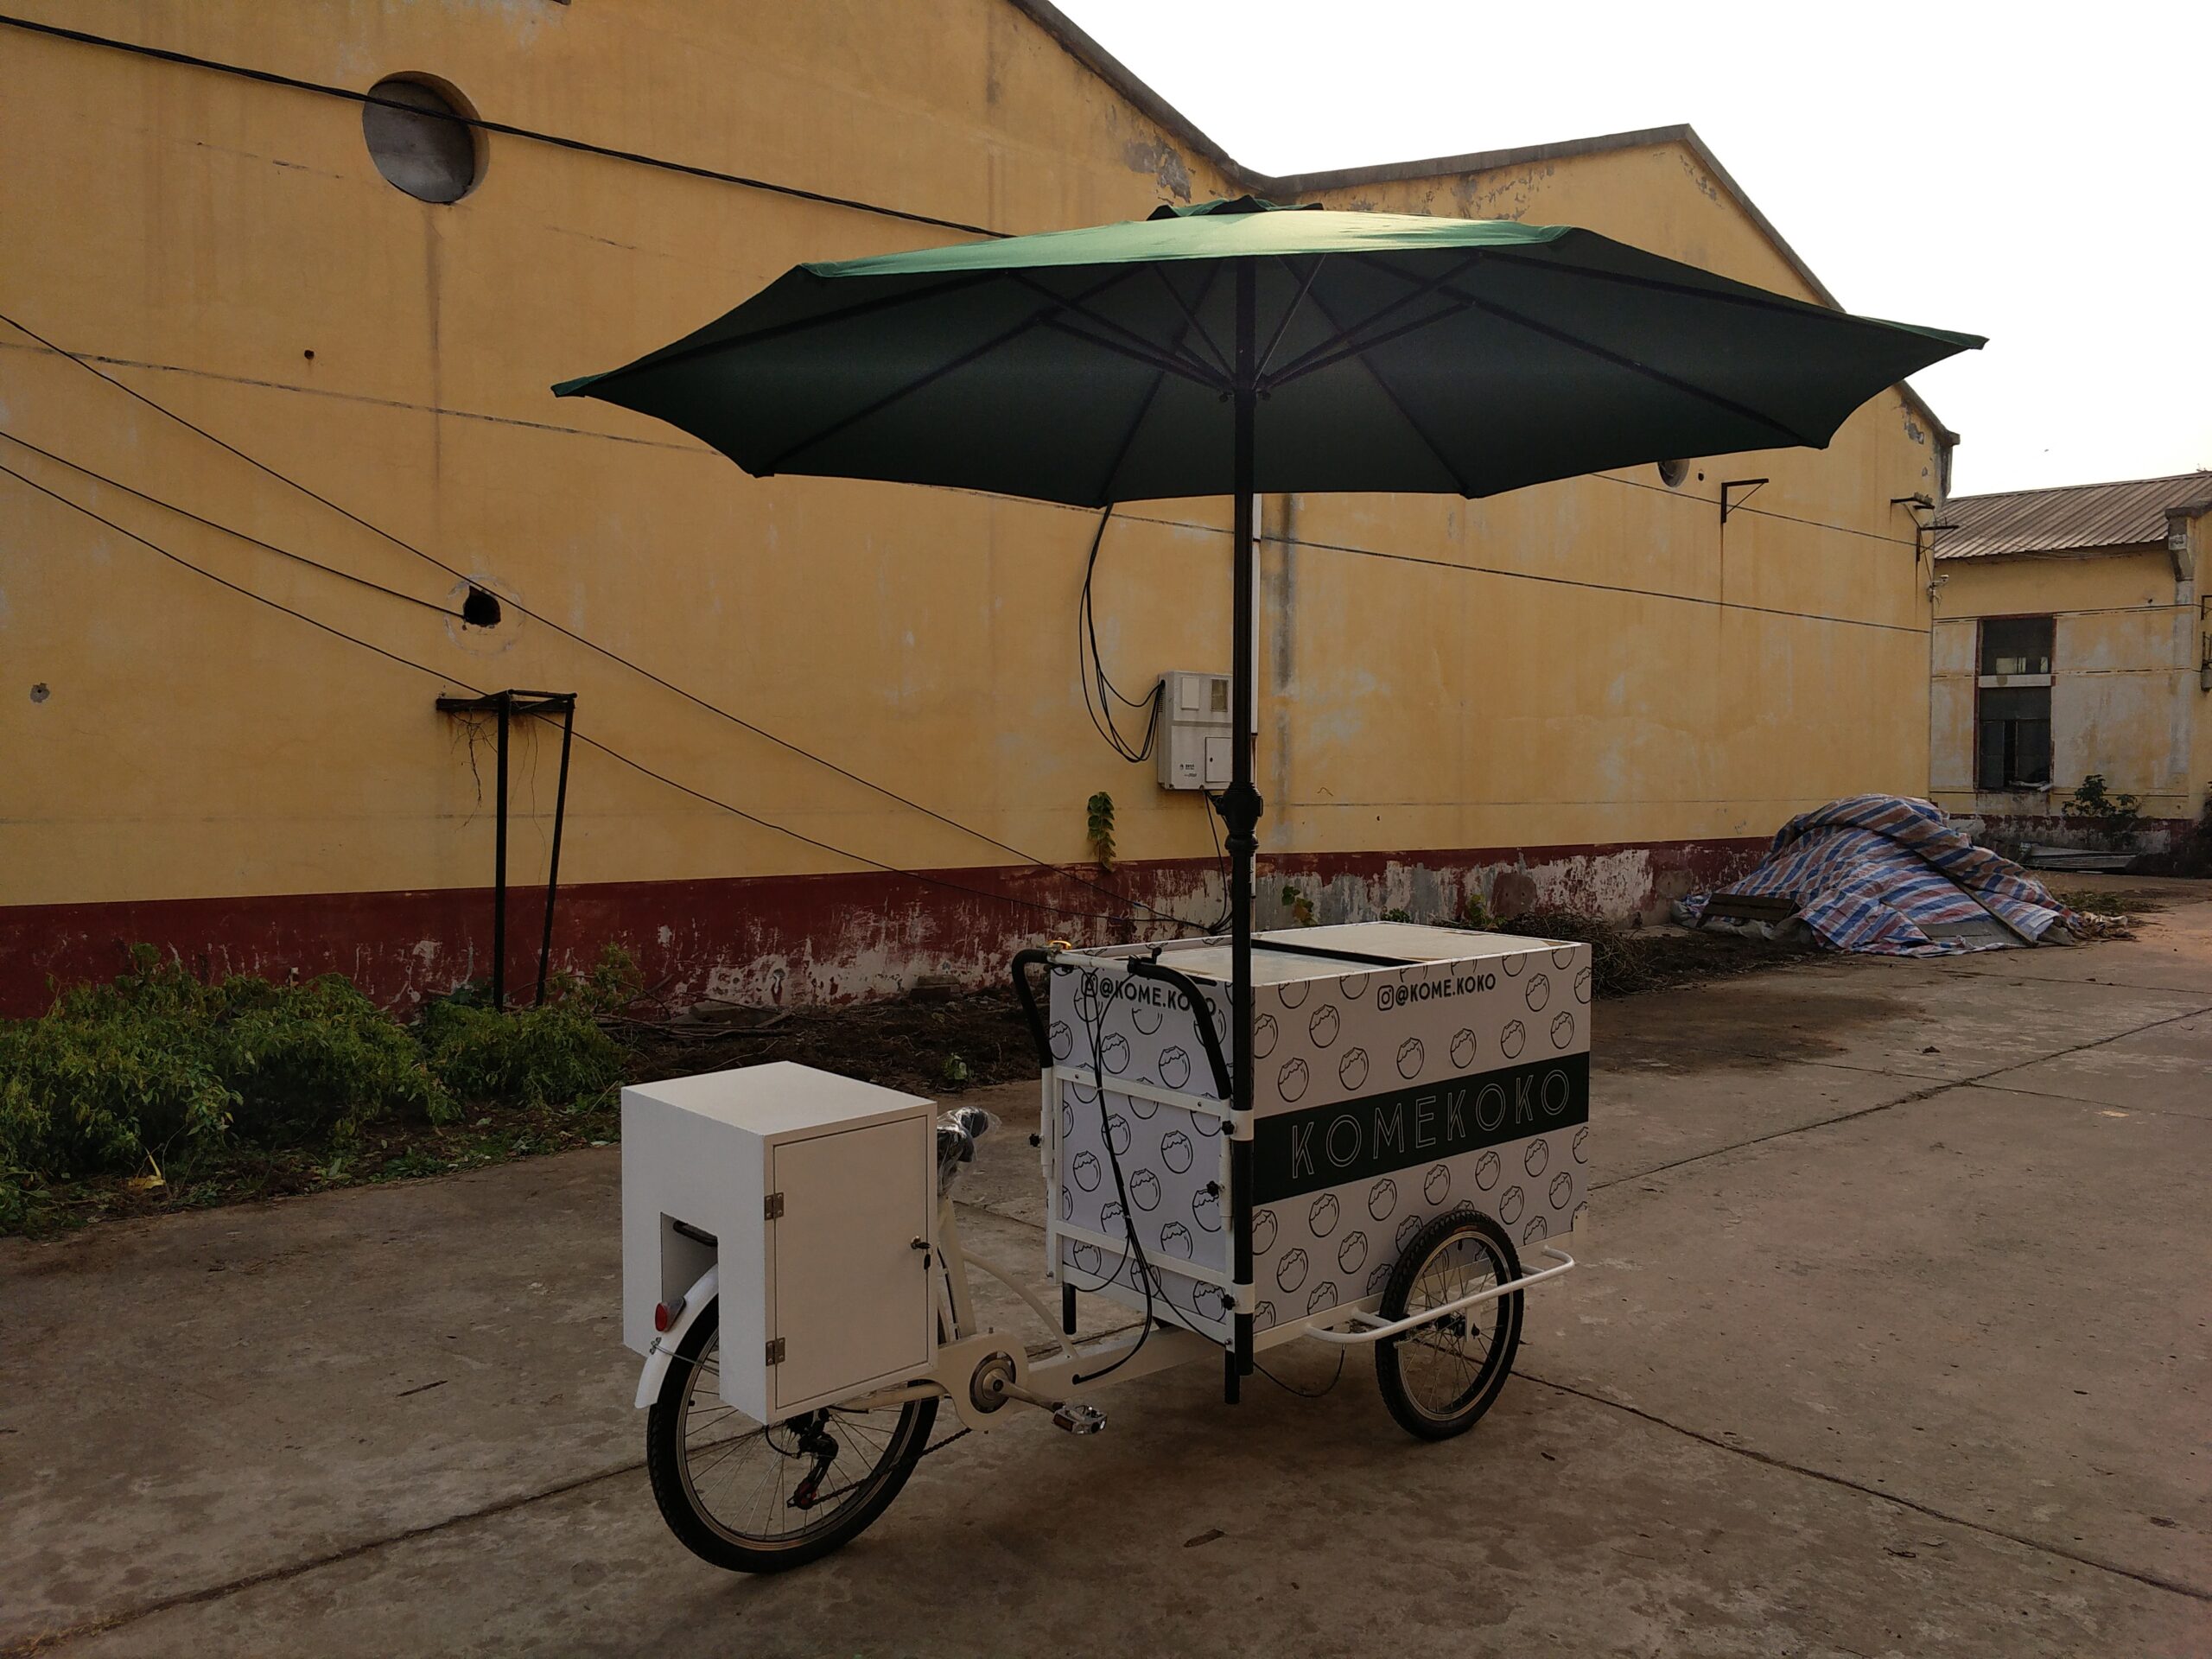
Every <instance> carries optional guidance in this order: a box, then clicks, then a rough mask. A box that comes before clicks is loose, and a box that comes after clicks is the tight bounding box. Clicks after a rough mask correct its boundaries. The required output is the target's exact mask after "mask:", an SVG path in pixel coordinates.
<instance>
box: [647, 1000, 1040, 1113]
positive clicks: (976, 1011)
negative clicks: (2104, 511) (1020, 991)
mask: <svg viewBox="0 0 2212 1659" xmlns="http://www.w3.org/2000/svg"><path fill="white" fill-rule="evenodd" d="M772 1020H773V1023H771V1024H766V1025H760V1026H756V1027H753V1028H752V1029H749V1030H747V1029H729V1030H720V1031H717V1030H715V1029H713V1028H711V1027H709V1028H706V1029H701V1028H698V1027H691V1028H689V1029H687V1028H686V1027H683V1026H681V1025H679V1024H677V1023H673V1022H671V1021H666V1020H655V1021H636V1020H625V1021H621V1022H620V1023H618V1024H616V1025H614V1026H613V1031H614V1033H615V1034H616V1035H617V1036H618V1037H620V1039H622V1040H623V1041H624V1042H625V1043H626V1044H627V1045H628V1046H629V1047H630V1050H631V1054H630V1062H629V1077H630V1081H631V1082H632V1083H651V1082H653V1081H655V1080H657V1079H658V1078H661V1077H685V1076H688V1075H690V1073H692V1072H696V1071H722V1070H724V1069H725V1068H727V1067H730V1066H738V1065H766V1064H767V1063H768V1062H770V1061H772V1060H791V1061H795V1062H797V1063H798V1065H811V1066H814V1067H817V1069H819V1070H821V1071H835V1072H837V1073H839V1074H840V1075H841V1076H843V1077H857V1078H859V1079H860V1080H861V1082H862V1083H873V1084H880V1085H881V1086H882V1087H884V1088H886V1089H897V1090H903V1091H904V1092H906V1093H907V1094H913V1095H926V1096H930V1097H931V1098H932V1099H936V1098H939V1097H942V1096H950V1095H957V1094H959V1093H961V1092H962V1091H963V1090H969V1089H982V1088H986V1087H988V1086H989V1085H990V1084H995V1083H1012V1082H1014V1080H1016V1079H1017V1078H1021V1077H1035V1076H1036V1075H1037V1050H1036V1046H1035V1045H1034V1044H1033V1043H1032V1042H1031V1040H1030V1037H1029V1030H1028V1027H1027V1026H1026V1025H1024V1024H1023V1023H1022V1018H1021V1010H1020V1006H1019V1005H1018V1004H1016V1002H1015V1001H1014V994H1013V993H1012V992H1011V991H977V992H973V993H970V994H969V995H953V996H946V997H940V998H936V999H931V1000H926V1001H925V1000H922V999H918V998H914V997H901V998H899V999H898V1000H897V1001H890V1002H864V1003H858V1004H842V1005H839V1006H836V1007H800V1008H791V1009H788V1010H785V1011H782V1012H780V1013H779V1014H775V1015H772Z"/></svg>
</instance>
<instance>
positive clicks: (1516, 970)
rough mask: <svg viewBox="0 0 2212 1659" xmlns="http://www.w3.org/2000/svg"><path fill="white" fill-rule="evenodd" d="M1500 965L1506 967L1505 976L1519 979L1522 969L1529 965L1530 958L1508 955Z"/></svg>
mask: <svg viewBox="0 0 2212 1659" xmlns="http://www.w3.org/2000/svg"><path fill="white" fill-rule="evenodd" d="M1499 965H1500V966H1501V967H1503V969H1505V976H1506V977H1507V978H1508V979H1518V978H1520V977H1521V970H1522V969H1524V968H1526V967H1527V966H1528V965H1529V958H1528V957H1522V956H1512V957H1507V958H1506V959H1505V960H1504V961H1503V963H1500V964H1499Z"/></svg>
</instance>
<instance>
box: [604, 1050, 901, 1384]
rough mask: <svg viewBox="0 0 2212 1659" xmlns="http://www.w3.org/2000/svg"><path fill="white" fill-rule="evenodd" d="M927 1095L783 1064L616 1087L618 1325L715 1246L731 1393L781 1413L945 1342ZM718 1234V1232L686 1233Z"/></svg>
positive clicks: (893, 1378) (712, 1259)
mask: <svg viewBox="0 0 2212 1659" xmlns="http://www.w3.org/2000/svg"><path fill="white" fill-rule="evenodd" d="M934 1125H935V1107H934V1105H933V1103H931V1102H930V1101H927V1100H923V1099H920V1098H918V1097H917V1096H912V1095H902V1094H899V1093H898V1092H897V1091H895V1090H889V1089H879V1088H877V1087H875V1086H874V1085H873V1084H865V1083H856V1082H855V1081H853V1080H852V1079H851V1078H849V1077H836V1076H833V1075H831V1074H830V1073H829V1072H826V1071H815V1070H814V1069H813V1068H812V1067H810V1066H804V1065H791V1064H789V1063H779V1064H776V1065H754V1066H745V1067H741V1068H739V1069H737V1070H734V1071H713V1072H708V1073H705V1074H704V1075H702V1076H699V1077H674V1078H671V1079H668V1080H667V1081H665V1082H661V1083H652V1084H640V1085H638V1086H636V1087H633V1088H627V1089H625V1090H623V1091H622V1340H623V1342H624V1343H625V1344H626V1345H627V1346H629V1347H631V1348H632V1349H635V1350H636V1351H639V1353H645V1352H646V1351H649V1350H650V1348H651V1347H652V1342H653V1338H654V1334H655V1333H654V1330H653V1310H654V1307H655V1306H656V1305H657V1304H659V1303H663V1302H666V1303H669V1304H671V1305H672V1304H673V1303H674V1302H675V1301H676V1300H677V1298H678V1297H680V1296H682V1295H683V1294H684V1292H685V1291H687V1290H688V1289H690V1287H691V1285H692V1284H693V1283H694V1282H695V1281H696V1280H697V1278H698V1276H699V1275H700V1274H702V1273H703V1272H705V1271H706V1269H707V1268H708V1267H709V1266H710V1265H714V1264H715V1263H716V1262H717V1261H719V1265H720V1268H721V1271H720V1274H719V1275H718V1282H719V1284H720V1287H721V1289H720V1295H721V1397H722V1399H723V1401H724V1402H727V1403H728V1404H729V1405H732V1406H734V1407H736V1408H738V1409H739V1410H740V1411H741V1412H743V1413H744V1414H746V1415H747V1416H748V1417H750V1418H752V1419H753V1420H754V1421H757V1422H762V1423H772V1422H779V1421H782V1420H783V1419H785V1418H786V1417H790V1416H791V1415H793V1414H797V1413H798V1412H802V1411H809V1410H812V1409H814V1408H817V1407H821V1406H826V1405H830V1404H834V1403H836V1402H839V1401H842V1400H848V1399H850V1398H852V1397H853V1396H854V1395H856V1394H861V1393H865V1392H866V1391H867V1390H868V1389H874V1388H879V1387H881V1386H884V1385H886V1384H887V1383H899V1382H903V1381H905V1380H906V1379H907V1378H909V1377H914V1376H922V1375H924V1374H925V1373H926V1372H927V1371H928V1370H929V1369H930V1365H931V1361H932V1360H933V1358H934V1357H935V1350H936V1319H935V1310H934V1307H933V1306H932V1304H931V1294H930V1273H929V1263H930V1259H931V1251H932V1250H933V1249H934V1248H935V1245H936V1242H937V1200H936V1187H937V1164H936V1150H935V1128H934ZM679 1222H680V1223H683V1224H686V1225H688V1226H689V1227H690V1228H691V1229H693V1230H696V1231H697V1232H699V1233H703V1234H705V1235H708V1236H710V1237H712V1238H713V1239H714V1240H715V1244H714V1245H713V1246H709V1245H707V1244H705V1243H701V1242H700V1241H699V1240H697V1239H696V1238H693V1237H690V1236H686V1234H685V1233H683V1231H680V1230H678V1228H677V1223H679Z"/></svg>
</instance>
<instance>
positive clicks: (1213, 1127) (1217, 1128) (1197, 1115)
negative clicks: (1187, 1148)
mask: <svg viewBox="0 0 2212 1659" xmlns="http://www.w3.org/2000/svg"><path fill="white" fill-rule="evenodd" d="M1191 1127H1192V1128H1194V1129H1196V1130H1197V1131H1198V1133H1199V1134H1200V1135H1204V1136H1205V1138H1206V1139H1207V1140H1209V1141H1211V1140H1213V1139H1214V1138H1215V1137H1216V1136H1217V1135H1222V1134H1223V1133H1224V1132H1225V1131H1226V1130H1227V1129H1228V1128H1229V1125H1228V1124H1227V1123H1225V1122H1223V1121H1222V1120H1221V1119H1220V1118H1217V1117H1216V1116H1214V1115H1213V1114H1212V1113H1211V1112H1192V1114H1191Z"/></svg>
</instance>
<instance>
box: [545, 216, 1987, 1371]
mask: <svg viewBox="0 0 2212 1659" xmlns="http://www.w3.org/2000/svg"><path fill="white" fill-rule="evenodd" d="M1981 343H1982V342H1981V340H1980V339H1979V338H1977V337H1975V336H1974V335H1971V334H1946V333H1943V332H1942V331H1941V330H1938V329H1933V328H1916V327H1908V326H1906V325H1904V324H1902V323H1893V322H1880V321H1874V320H1872V319H1871V318H1866V317H1854V316H1850V315H1845V314H1844V313H1841V312H1838V311H1831V310H1828V309H1827V308H1823V307H1821V306H1817V305H1808V304H1807V303H1806V302H1803V301H1802V300H1793V299H1789V298H1788V297H1786V296H1783V295H1779V294H1770V293H1767V292H1765V291H1764V289H1756V288H1751V287H1748V286H1746V285H1745V284H1744V283H1736V282H1731V281H1729V280H1728V279H1727V278H1726V277H1716V276H1713V274H1712V273H1711V272H1709V271H1703V270H1697V269H1695V268H1694V266H1689V265H1684V264H1677V263H1675V261H1673V260H1671V259H1662V258H1659V257H1657V256H1656V255H1653V254H1649V253H1644V252H1642V251H1638V250H1637V249H1635V248H1631V247H1628V246H1626V245H1623V244H1621V243H1618V242H1615V241H1611V240H1610V239H1609V238H1605V237H1602V236H1598V235H1595V234H1593V233H1592V232H1589V231H1584V230H1576V229H1573V228H1572V227H1569V226H1541V225H1520V224H1515V223H1511V222H1510V221H1503V220H1479V219H1475V220H1470V219H1422V218H1412V217H1407V216H1404V215H1399V214H1389V213H1328V212H1323V211H1320V210H1318V209H1311V208H1308V209H1303V210H1290V209H1281V208H1277V207H1274V206H1273V204H1270V203H1268V202H1263V201H1258V200H1254V199H1252V198H1250V197H1244V198H1242V199H1240V200H1235V201H1217V202H1208V203H1205V204H1204V205H1202V206H1199V207H1191V208H1183V209H1174V208H1163V209H1162V210H1160V212H1159V213H1154V215H1153V216H1152V218H1151V219H1147V220H1145V221H1143V222H1141V223H1134V224H1126V225H1105V226H1096V227H1095V228H1092V229H1090V230H1080V231H1065V232H1058V233H1054V234H1048V235H1044V236H1023V237H1010V238H1005V239H1003V240H1000V241H992V242H979V243H971V244H967V245H961V246H957V247H947V248H931V249H925V250H923V251H918V252H914V253H900V254H890V255H886V256H884V257H879V258H871V259H849V260H844V261H842V262H840V263H837V264H817V265H801V266H799V267H798V268H797V269H796V270H791V271H790V272H789V273H787V274H786V275H785V276H784V277H780V278H779V279H778V280H777V281H776V282H774V283H771V284H770V285H769V286H768V287H767V288H766V289H763V290H762V291H761V292H760V293H759V294H757V295H755V296H753V298H751V299H749V300H747V301H746V302H744V303H743V304H742V305H741V306H739V307H738V308H736V309H735V310H734V311H731V312H729V313H728V315H724V316H723V317H722V318H721V319H720V320H719V321H715V322H712V323H709V324H708V325H707V327H704V328H702V329H700V330H699V331H698V332H697V333H696V334H691V335H689V336H687V337H686V338H684V339H683V340H677V341H676V342H675V343H674V344H673V345H671V346H664V347H663V348H662V349H660V350H659V351H657V352H654V353H651V354H650V355H648V356H645V357H642V358H639V359H638V360H637V361H636V362H634V363H632V364H630V365H627V366H626V367H624V368H620V369H615V370H613V371H612V372H608V373H606V374H600V375H594V376H591V377H588V378H584V379H581V380H570V381H568V382H565V383H563V385H560V386H557V387H556V388H555V390H556V391H558V392H559V393H561V395H563V396H564V397H597V398H601V399H603V400H604V401H606V402H607V403H612V404H622V405H623V406H624V407H626V408H629V409H634V410H639V412H641V413H643V414H647V415H653V416H658V417H659V418H661V419H662V420H664V421H669V422H671V423H674V424H675V425H677V426H679V427H681V428H683V429H684V430H685V431H687V432H690V433H691V434H693V435H695V436H697V437H700V438H702V439H704V440H705V441H706V442H709V443H710V444H712V445H714V446H715V448H717V449H720V450H721V451H722V453H723V454H727V455H728V456H729V457H730V458H731V459H732V460H734V461H736V462H737V463H738V465H740V466H741V467H744V468H745V469H746V470H747V472H749V473H752V474H756V475H758V476H761V477H766V476H768V475H770V474H778V473H800V474H816V475H819V476H824V477H832V478H872V479H886V480H895V481H900V482H906V483H912V484H938V485H952V486H965V487H967V488H970V489H981V490H993V491H998V492H1001V493H1006V494H1009V495H1019V496H1030V497H1034V498H1038V499H1044V500H1048V501H1065V502H1071V503H1074V504H1077V505H1087V506H1103V505H1108V504H1109V503H1112V502H1116V501H1135V500H1145V499H1153V498H1156V497H1160V496H1192V495H1219V494H1224V493H1226V494H1228V495H1229V496H1230V499H1231V504H1232V505H1231V516H1232V518H1233V527H1232V532H1231V539H1230V564H1231V570H1232V573H1233V579H1234V582H1233V594H1234V597H1233V599H1232V601H1231V611H1232V614H1233V619H1234V620H1233V626H1234V629H1235V632H1234V633H1233V635H1232V636H1231V643H1230V652H1231V658H1232V661H1231V668H1230V686H1231V696H1232V697H1233V698H1234V701H1235V710H1234V715H1233V719H1234V729H1235V730H1236V731H1237V732H1238V733H1240V734H1250V733H1252V732H1253V731H1255V730H1256V729H1257V724H1256V720H1255V709H1254V693H1253V685H1254V681H1255V675H1254V673H1253V656H1252V649H1253V647H1252V639H1253V630H1252V601H1253V556H1252V499H1253V495H1254V493H1255V492H1256V491H1265V492H1268V493H1292V492H1313V491H1321V490H1406V491H1423V492H1434V493H1451V494H1455V495H1465V496H1477V495H1491V494H1495V493H1497V492H1499V491H1501V490H1510V489H1515V488H1517V487H1519V486H1522V485H1525V484H1536V483H1541V482H1542V481H1544V480H1548V479H1555V478H1568V477H1573V476H1574V475H1576V474H1582V473H1590V472H1596V471H1599V470H1600V469H1602V468H1605V467H1624V466H1630V465H1634V464H1636V463H1638V462H1642V461H1660V460H1666V459H1671V458H1675V457H1680V456H1688V455H1708V454H1726V453H1728V452H1731V451H1734V450H1740V449H1770V448H1783V447H1788V446H1796V445H1811V446H1814V447H1816V448H1817V447H1820V446H1823V445H1825V444H1826V443H1827V441H1828V439H1829V438H1830V437H1831V436H1832V435H1834V432H1835V429H1836V428H1837V427H1839V426H1840V425H1841V424H1842V423H1843V422H1844V419H1845V417H1846V416H1848V415H1849V414H1850V413H1851V411H1852V410H1854V409H1856V408H1857V407H1858V406H1859V404H1862V403H1864V402H1866V399H1867V398H1869V397H1872V396H1874V394H1875V393H1877V392H1878V391H1881V390H1882V389H1883V388H1884V387H1885V386H1887V385H1891V384H1893V383H1894V382H1896V381H1897V380H1899V379H1901V378H1904V376H1905V375H1907V374H1910V372H1912V371H1914V370H1915V369H1918V368H1922V367H1924V366H1925V365H1928V364H1930V363H1933V362H1936V361H1937V360H1938V359H1942V358H1946V357H1948V356H1950V355H1951V354H1952V353H1955V352H1960V351H1964V350H1967V349H1968V348H1970V347H1973V346H1980V344H1981ZM1231 762H1232V778H1231V781H1230V785H1229V787H1228V788H1227V789H1226V790H1224V791H1222V795H1221V803H1220V804H1221V816H1222V821H1223V823H1224V825H1226V827H1227V829H1228V835H1227V836H1226V838H1225V847H1226V850H1227V852H1228V854H1229V858H1230V881H1229V887H1230V893H1229V901H1230V962H1231V984H1230V1025H1231V1032H1230V1040H1231V1046H1232V1052H1233V1055H1234V1057H1235V1058H1234V1065H1232V1067H1231V1076H1230V1081H1231V1085H1232V1090H1231V1098H1230V1106H1231V1109H1232V1115H1233V1123H1232V1133H1231V1135H1230V1145H1229V1182H1228V1190H1227V1192H1225V1193H1224V1194H1223V1200H1224V1208H1225V1209H1226V1210H1227V1211H1229V1213H1230V1217H1231V1234H1232V1236H1233V1238H1234V1240H1235V1244H1234V1253H1233V1258H1232V1264H1231V1265H1232V1268H1233V1276H1234V1279H1235V1281H1236V1283H1235V1285H1234V1287H1232V1290H1231V1294H1233V1296H1234V1299H1235V1300H1234V1303H1233V1306H1235V1307H1236V1322H1235V1331H1236V1338H1235V1342H1234V1344H1233V1345H1232V1347H1231V1350H1230V1353H1229V1357H1228V1366H1227V1373H1226V1379H1225V1387H1226V1390H1227V1393H1228V1396H1229V1398H1230V1399H1231V1400H1234V1399H1235V1398H1236V1388H1237V1379H1238V1377H1239V1376H1246V1375H1249V1373H1250V1371H1251V1370H1252V1363H1253V1360H1252V1335H1253V1332H1252V1313H1251V1309H1252V1308H1253V1306H1255V1302H1254V1300H1253V1297H1252V1294H1251V1288H1252V1287H1251V1279H1252V1253H1251V1238H1252V1227H1251V1221H1252V1196H1251V1195H1252V1173H1251V1152H1252V1141H1251V1122H1252V1119H1251V1112H1252V1076H1251V1072H1252V1068H1251V1065H1249V1057H1250V1055H1251V1053H1252V1018H1253V1005H1252V950H1253V941H1252V867H1253V857H1254V855H1255V852H1256V851H1257V849H1258V846H1259V838H1258V836H1257V833H1256V831H1257V828H1258V824H1259V820H1260V813H1261V801H1260V795H1259V791H1257V790H1256V789H1255V788H1254V787H1253V783H1252V746H1251V743H1250V742H1249V741H1243V742H1239V743H1236V744H1235V745H1234V746H1232V748H1231ZM1160 971H1166V970H1165V969H1161V970H1160ZM1185 994H1186V995H1189V996H1190V998H1191V1000H1192V1003H1193V1006H1194V1008H1195V1007H1198V1005H1199V1004H1200V1002H1201V999H1200V996H1199V994H1198V991H1197V990H1196V988H1194V987H1186V990H1185ZM1200 1017H1204V1016H1203V1015H1201V1016H1200ZM1134 1237H1135V1236H1134V1234H1133V1235H1132V1242H1133V1243H1134ZM1138 1259H1139V1262H1142V1260H1143V1258H1142V1255H1141V1253H1140V1255H1139V1257H1138Z"/></svg>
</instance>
